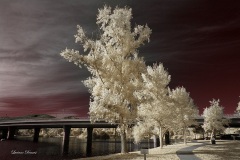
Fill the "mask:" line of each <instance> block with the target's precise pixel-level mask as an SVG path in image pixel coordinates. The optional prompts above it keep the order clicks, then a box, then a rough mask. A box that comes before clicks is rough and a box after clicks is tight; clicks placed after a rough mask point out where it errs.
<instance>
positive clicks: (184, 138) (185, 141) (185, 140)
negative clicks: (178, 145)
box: [183, 127, 187, 145]
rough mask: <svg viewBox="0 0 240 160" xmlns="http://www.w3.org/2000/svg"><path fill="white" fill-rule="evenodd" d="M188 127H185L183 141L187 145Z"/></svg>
mask: <svg viewBox="0 0 240 160" xmlns="http://www.w3.org/2000/svg"><path fill="white" fill-rule="evenodd" d="M186 131H187V128H186V127H184V128H183V142H184V144H185V145H186V144H187V135H186Z"/></svg>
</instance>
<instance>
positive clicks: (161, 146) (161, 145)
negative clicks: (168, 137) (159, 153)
mask: <svg viewBox="0 0 240 160" xmlns="http://www.w3.org/2000/svg"><path fill="white" fill-rule="evenodd" d="M159 141H160V148H161V149H162V148H163V136H162V127H160V128H159Z"/></svg>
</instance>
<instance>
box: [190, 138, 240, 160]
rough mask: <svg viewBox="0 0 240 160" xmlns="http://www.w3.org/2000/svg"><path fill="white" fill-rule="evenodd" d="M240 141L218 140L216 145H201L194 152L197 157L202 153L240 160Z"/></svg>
mask: <svg viewBox="0 0 240 160" xmlns="http://www.w3.org/2000/svg"><path fill="white" fill-rule="evenodd" d="M239 149H240V142H238V141H216V144H215V145H212V144H206V145H205V146H204V147H199V148H198V149H196V150H194V151H193V153H194V154H195V155H196V156H197V157H200V158H201V157H202V155H205V156H204V157H207V156H209V157H210V156H213V157H216V159H219V160H226V159H229V160H239V159H240V152H239Z"/></svg>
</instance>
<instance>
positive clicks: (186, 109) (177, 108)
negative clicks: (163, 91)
mask: <svg viewBox="0 0 240 160" xmlns="http://www.w3.org/2000/svg"><path fill="white" fill-rule="evenodd" d="M169 96H170V98H171V100H172V102H173V104H174V107H173V109H174V112H172V114H173V115H172V116H174V120H173V122H174V123H173V124H174V125H173V126H175V127H174V128H175V130H181V131H183V138H184V144H186V143H187V140H186V139H187V138H186V132H187V128H188V127H189V126H191V125H194V124H196V121H195V118H196V116H197V115H198V109H197V108H196V106H195V105H194V103H193V99H192V98H191V97H190V94H189V93H188V92H187V91H186V89H185V88H184V87H177V88H176V89H173V90H172V91H169Z"/></svg>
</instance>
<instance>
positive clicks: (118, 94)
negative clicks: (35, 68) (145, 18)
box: [61, 6, 151, 153]
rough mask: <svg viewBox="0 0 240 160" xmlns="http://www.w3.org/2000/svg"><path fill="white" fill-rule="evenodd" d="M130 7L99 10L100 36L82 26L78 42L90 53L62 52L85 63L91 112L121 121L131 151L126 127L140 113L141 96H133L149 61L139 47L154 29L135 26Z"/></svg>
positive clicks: (123, 145) (94, 117) (99, 117)
mask: <svg viewBox="0 0 240 160" xmlns="http://www.w3.org/2000/svg"><path fill="white" fill-rule="evenodd" d="M131 19H132V13H131V9H129V8H118V7H117V8H115V9H114V10H112V9H111V7H107V6H105V7H104V8H103V9H99V13H98V15H97V22H96V23H97V24H98V25H99V28H100V33H99V34H100V37H99V39H96V40H92V39H90V38H87V36H86V34H85V32H84V31H83V29H82V27H81V26H78V32H77V35H75V38H76V42H79V43H80V44H81V45H82V46H83V48H84V52H87V55H83V54H80V53H79V51H76V50H70V49H66V50H64V51H62V52H61V55H62V56H63V57H64V58H65V59H67V60H69V61H70V62H73V63H74V64H76V65H78V66H79V67H81V65H84V66H85V67H86V68H87V69H88V71H89V72H90V73H91V75H92V77H90V78H89V79H87V80H85V81H84V84H85V86H87V87H88V88H89V92H90V93H91V100H90V108H89V110H90V111H89V114H90V117H91V120H92V121H97V120H102V119H103V120H105V121H107V122H109V123H115V122H118V123H119V132H120V135H121V142H122V143H121V148H122V149H121V152H122V153H125V152H127V148H126V130H127V127H128V124H129V123H131V122H132V121H133V120H135V118H136V116H137V106H138V99H137V98H135V97H134V96H133V93H134V91H136V90H137V89H138V88H139V85H140V83H139V81H140V80H141V73H142V72H143V71H144V70H145V68H146V67H145V63H144V61H143V59H142V58H139V57H138V52H137V48H139V47H140V46H141V45H143V44H144V42H145V41H149V36H150V34H151V30H150V29H149V27H148V26H147V25H145V26H140V25H137V26H136V27H135V28H133V29H132V28H131Z"/></svg>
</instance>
